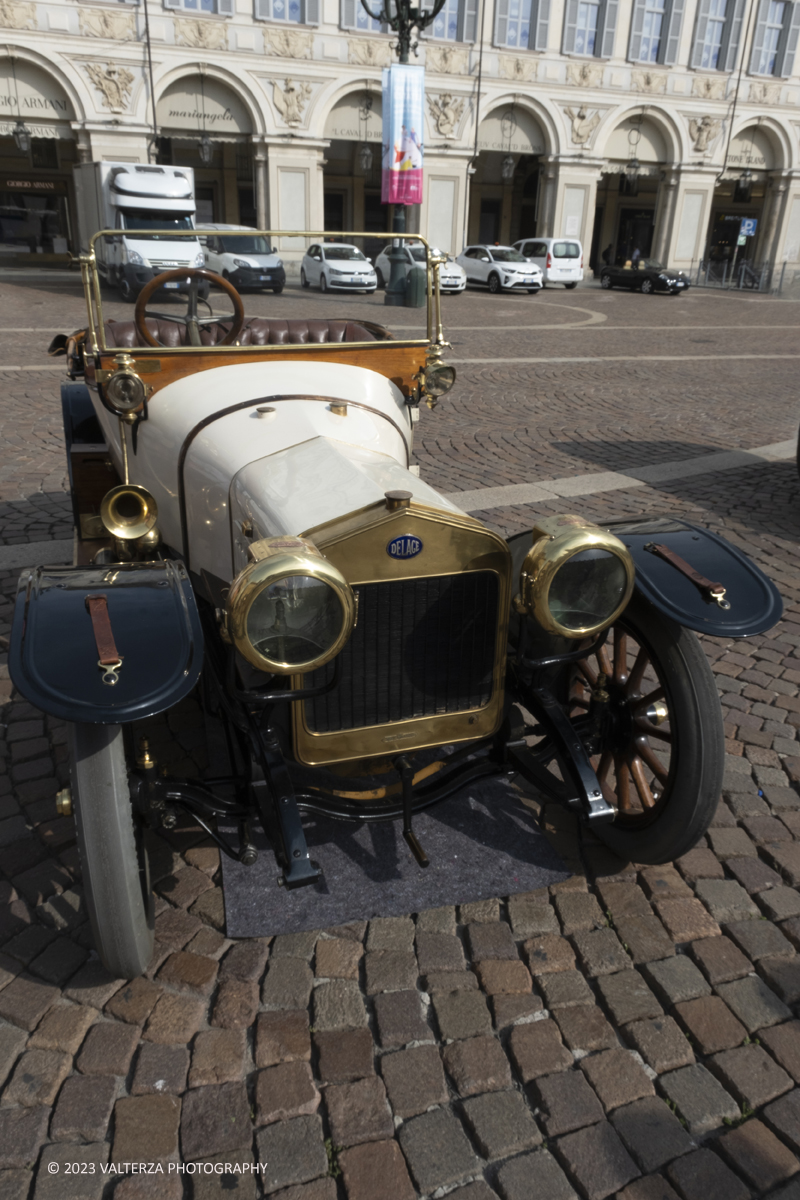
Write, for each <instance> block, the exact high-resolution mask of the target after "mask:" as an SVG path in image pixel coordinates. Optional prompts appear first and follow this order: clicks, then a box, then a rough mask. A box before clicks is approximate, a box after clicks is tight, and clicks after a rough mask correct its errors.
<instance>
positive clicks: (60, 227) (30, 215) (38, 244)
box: [0, 180, 69, 256]
mask: <svg viewBox="0 0 800 1200" xmlns="http://www.w3.org/2000/svg"><path fill="white" fill-rule="evenodd" d="M37 192H39V194H36V193H37ZM68 238H69V223H68V220H67V197H66V184H65V183H63V182H62V181H60V180H59V181H58V182H55V181H52V182H48V181H45V180H33V181H31V190H30V192H25V193H24V194H20V192H19V191H17V190H16V189H14V190H12V189H11V188H8V189H6V190H3V189H0V256H2V255H3V254H15V255H16V254H42V253H44V254H66V253H67V251H68V249H69V241H68Z"/></svg>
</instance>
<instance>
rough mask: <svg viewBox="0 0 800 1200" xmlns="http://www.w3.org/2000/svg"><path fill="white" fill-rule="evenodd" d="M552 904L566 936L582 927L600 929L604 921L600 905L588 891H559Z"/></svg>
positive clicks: (577, 931)
mask: <svg viewBox="0 0 800 1200" xmlns="http://www.w3.org/2000/svg"><path fill="white" fill-rule="evenodd" d="M554 904H555V907H556V912H557V913H558V919H559V921H560V922H561V929H562V932H563V933H564V935H565V936H566V937H569V935H570V934H572V933H579V932H580V931H581V930H582V929H600V928H602V927H603V926H604V925H605V923H606V919H605V916H604V915H603V913H602V911H601V909H600V905H599V904H598V903H597V900H596V899H595V897H594V896H592V895H591V894H590V893H589V892H559V893H558V894H557V895H556V896H555V897H554Z"/></svg>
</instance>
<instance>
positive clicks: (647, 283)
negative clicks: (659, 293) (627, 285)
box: [639, 279, 656, 296]
mask: <svg viewBox="0 0 800 1200" xmlns="http://www.w3.org/2000/svg"><path fill="white" fill-rule="evenodd" d="M655 290H656V286H655V284H654V283H653V281H652V279H643V280H642V282H641V283H640V284H639V291H640V292H641V293H642V295H643V296H652V294H653V292H654V291H655Z"/></svg>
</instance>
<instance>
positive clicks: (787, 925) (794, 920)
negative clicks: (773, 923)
mask: <svg viewBox="0 0 800 1200" xmlns="http://www.w3.org/2000/svg"><path fill="white" fill-rule="evenodd" d="M781 932H782V933H784V934H786V936H787V937H788V939H789V941H790V942H791V943H792V945H793V946H794V947H795V949H800V917H790V918H789V920H788V921H784V922H783V923H782V925H781Z"/></svg>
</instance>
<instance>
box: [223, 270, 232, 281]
mask: <svg viewBox="0 0 800 1200" xmlns="http://www.w3.org/2000/svg"><path fill="white" fill-rule="evenodd" d="M222 278H223V279H230V273H229V272H228V271H223V272H222Z"/></svg>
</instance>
